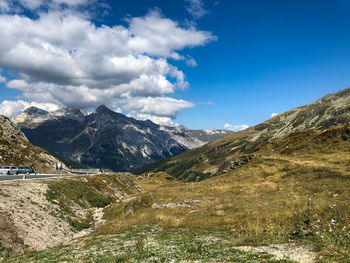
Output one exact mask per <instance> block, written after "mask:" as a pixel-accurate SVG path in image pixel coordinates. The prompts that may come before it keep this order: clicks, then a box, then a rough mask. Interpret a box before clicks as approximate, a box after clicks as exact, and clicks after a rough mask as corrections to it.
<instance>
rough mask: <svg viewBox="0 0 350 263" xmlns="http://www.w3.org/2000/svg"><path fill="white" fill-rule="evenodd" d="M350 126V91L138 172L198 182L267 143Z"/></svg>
mask: <svg viewBox="0 0 350 263" xmlns="http://www.w3.org/2000/svg"><path fill="white" fill-rule="evenodd" d="M348 123H350V88H348V89H345V90H342V91H339V92H337V93H334V94H329V95H327V96H325V97H323V98H321V99H319V100H317V101H315V102H313V103H311V104H309V105H305V106H301V107H297V108H294V109H292V110H290V111H287V112H285V113H283V114H279V115H277V116H275V117H273V118H271V119H269V120H267V121H265V122H263V123H261V124H258V125H256V126H252V127H250V128H248V129H246V130H244V131H240V132H236V133H233V134H230V135H228V136H226V137H224V138H221V139H219V140H216V141H214V142H211V143H208V144H206V145H204V146H201V147H198V148H196V149H192V150H189V151H186V152H184V153H182V154H179V155H177V156H174V157H171V158H168V159H165V160H163V161H160V162H158V163H154V164H150V165H148V166H145V167H142V168H141V169H138V170H135V171H134V172H136V173H143V172H149V171H155V172H158V171H162V172H166V173H169V174H171V175H172V176H174V177H176V178H179V179H182V180H185V181H198V180H202V179H205V178H207V177H211V176H215V175H220V174H223V173H226V172H228V171H229V170H230V169H232V168H233V166H235V163H237V164H239V163H246V162H247V160H248V159H249V158H250V157H249V155H250V154H252V153H254V152H256V151H257V150H258V149H259V147H260V146H261V145H262V144H264V143H266V142H269V141H273V140H275V139H279V138H282V137H284V136H286V135H289V134H291V133H293V132H297V131H306V130H322V129H328V128H332V127H335V126H344V125H347V124H348Z"/></svg>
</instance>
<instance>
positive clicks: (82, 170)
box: [70, 169, 102, 174]
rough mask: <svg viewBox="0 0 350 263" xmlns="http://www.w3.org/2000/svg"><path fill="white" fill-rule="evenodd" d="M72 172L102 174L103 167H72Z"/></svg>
mask: <svg viewBox="0 0 350 263" xmlns="http://www.w3.org/2000/svg"><path fill="white" fill-rule="evenodd" d="M70 171H71V173H75V174H100V173H102V170H101V169H71V170H70Z"/></svg>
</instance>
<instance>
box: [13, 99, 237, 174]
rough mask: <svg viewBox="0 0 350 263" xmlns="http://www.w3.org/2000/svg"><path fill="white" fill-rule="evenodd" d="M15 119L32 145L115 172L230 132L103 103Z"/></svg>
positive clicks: (33, 111) (77, 162) (76, 163)
mask: <svg viewBox="0 0 350 263" xmlns="http://www.w3.org/2000/svg"><path fill="white" fill-rule="evenodd" d="M13 122H14V123H16V124H17V125H18V127H19V128H20V129H21V130H22V131H23V133H24V134H25V135H26V136H27V138H28V139H29V141H30V142H31V143H33V144H34V145H37V146H40V147H42V148H44V149H45V150H47V151H48V152H50V153H51V154H53V155H55V156H57V157H59V158H60V159H62V160H63V161H65V162H66V163H68V164H70V165H72V166H86V167H98V168H103V169H109V170H113V171H129V170H131V169H134V168H136V167H140V166H143V165H146V164H149V163H151V162H154V161H159V160H162V159H164V158H167V157H171V156H174V155H176V154H179V153H181V152H184V151H186V150H188V149H193V148H195V147H198V146H202V145H204V144H206V143H208V142H210V141H213V140H216V139H218V138H221V137H223V136H225V135H228V134H230V133H232V132H230V131H226V130H207V131H202V130H189V129H186V128H185V127H167V126H161V125H157V124H155V123H153V122H152V121H150V120H147V121H140V120H136V119H133V118H130V117H127V116H125V115H123V114H121V113H117V112H114V111H112V110H110V109H109V108H107V107H106V106H104V105H101V106H99V107H98V108H97V109H96V110H95V111H94V112H92V113H90V114H86V113H84V112H83V111H82V110H80V109H79V108H76V107H68V108H64V109H59V110H57V111H53V112H48V111H45V110H42V109H39V108H36V107H30V108H28V109H26V110H25V111H24V112H23V113H22V114H20V115H19V116H17V117H15V118H13Z"/></svg>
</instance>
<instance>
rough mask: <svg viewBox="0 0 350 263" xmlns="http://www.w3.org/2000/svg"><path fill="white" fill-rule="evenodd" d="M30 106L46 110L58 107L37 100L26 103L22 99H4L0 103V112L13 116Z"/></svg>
mask: <svg viewBox="0 0 350 263" xmlns="http://www.w3.org/2000/svg"><path fill="white" fill-rule="evenodd" d="M31 106H35V107H37V108H40V109H43V110H47V111H54V110H58V109H59V107H58V106H57V105H55V104H51V103H37V102H31V103H28V102H26V101H23V100H17V101H9V100H4V101H2V102H1V104H0V114H2V115H5V116H8V117H14V116H17V115H18V114H20V113H22V111H24V110H25V109H27V108H29V107H31Z"/></svg>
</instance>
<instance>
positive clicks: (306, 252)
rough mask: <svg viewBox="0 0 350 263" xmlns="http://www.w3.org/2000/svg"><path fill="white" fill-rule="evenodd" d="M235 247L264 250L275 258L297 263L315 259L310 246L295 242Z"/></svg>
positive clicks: (309, 261)
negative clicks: (298, 244) (299, 244)
mask: <svg viewBox="0 0 350 263" xmlns="http://www.w3.org/2000/svg"><path fill="white" fill-rule="evenodd" d="M235 248H236V249H238V250H241V251H244V252H253V253H262V252H266V253H268V254H271V255H273V256H274V259H276V260H282V259H289V260H293V261H296V262H299V263H313V262H315V260H316V253H315V252H313V251H312V249H311V248H309V247H305V246H297V245H295V244H277V245H270V246H260V247H251V246H240V247H235Z"/></svg>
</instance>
